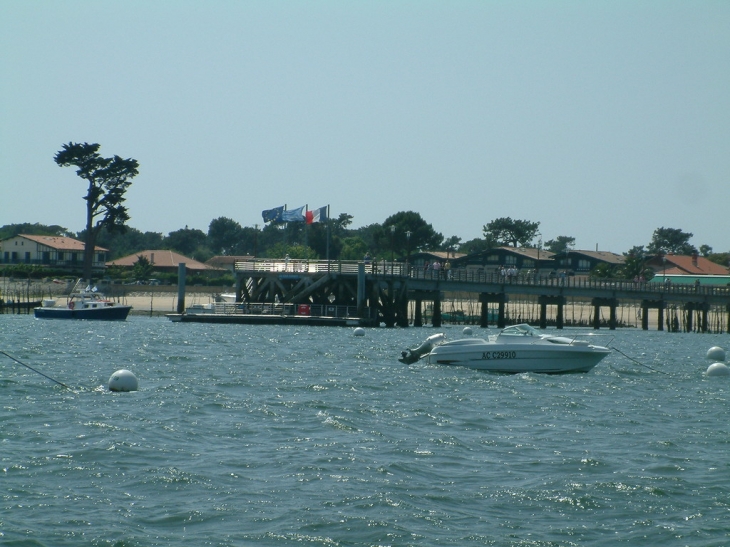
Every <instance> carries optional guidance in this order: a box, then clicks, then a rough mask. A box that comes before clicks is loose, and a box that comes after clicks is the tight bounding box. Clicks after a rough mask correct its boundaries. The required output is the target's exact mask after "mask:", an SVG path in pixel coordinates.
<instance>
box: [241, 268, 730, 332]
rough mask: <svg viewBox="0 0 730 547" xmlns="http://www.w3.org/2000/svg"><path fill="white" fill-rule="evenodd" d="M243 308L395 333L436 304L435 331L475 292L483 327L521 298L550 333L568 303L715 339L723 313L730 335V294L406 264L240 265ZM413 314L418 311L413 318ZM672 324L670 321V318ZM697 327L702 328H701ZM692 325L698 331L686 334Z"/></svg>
mask: <svg viewBox="0 0 730 547" xmlns="http://www.w3.org/2000/svg"><path fill="white" fill-rule="evenodd" d="M235 274H236V294H237V301H238V302H242V303H245V304H253V303H260V304H263V303H269V304H273V303H281V304H289V303H290V304H305V305H310V306H325V307H326V306H335V307H336V306H344V307H348V308H352V309H355V310H357V312H356V314H355V315H356V317H357V318H358V320H359V322H360V323H361V324H368V325H380V324H385V326H387V327H393V326H401V327H407V326H409V325H411V324H412V325H413V326H421V325H423V323H424V320H423V315H424V314H423V305H424V303H426V302H428V303H430V305H431V324H433V326H436V327H439V326H441V323H442V302H443V301H444V298H445V295H447V294H454V293H467V294H468V295H469V296H470V298H473V300H474V301H475V302H477V303H478V304H479V306H480V312H479V318H480V319H479V324H480V326H482V327H487V326H488V321H489V313H488V308H489V305H496V307H497V309H498V313H497V317H496V324H497V327H500V328H501V327H504V326H505V325H506V321H507V317H506V313H505V307H506V304H507V303H508V302H510V301H511V300H513V299H516V298H532V299H536V300H537V303H538V305H539V309H540V313H539V324H540V327H541V328H545V326H546V325H547V323H548V310H550V311H555V314H554V317H555V319H554V324H555V326H556V327H557V328H559V329H560V328H563V326H564V324H565V319H564V317H565V314H564V311H565V305H566V302H567V301H568V299H580V300H581V301H583V302H586V303H588V304H589V305H590V306H591V307H592V310H593V314H592V321H591V326H592V327H593V328H596V329H597V328H599V327H600V325H601V321H600V316H601V311H602V309H603V308H608V312H609V319H608V322H607V323H608V327H609V328H610V329H615V328H616V327H617V313H616V311H617V309H618V308H619V307H620V306H622V305H625V304H627V303H632V305H634V306H636V307H638V308H639V309H640V313H641V326H642V328H643V329H644V330H647V329H648V328H649V323H648V316H649V311H650V310H657V313H658V318H659V319H658V321H657V323H658V330H664V326H665V316H664V314H665V312H666V311H667V310H669V311H671V312H672V313H673V314H674V317H673V320H674V321H667V322H666V323H667V326H668V327H670V328H669V329H668V330H679V329H678V328H671V327H672V326H673V325H676V324H677V323H678V321H677V320H676V319H677V314H684V315H683V316H682V317H683V321H682V323H683V324H684V325H685V330H698V331H701V332H707V331H708V330H709V327H708V314H709V313H710V311H711V310H714V311H715V313H716V314H718V313H719V314H722V317H723V319H724V325H725V328H724V329H723V330H725V331H726V332H730V287H710V286H696V285H679V284H663V283H656V282H641V283H636V282H631V281H622V280H600V279H592V278H587V277H551V276H536V275H530V276H527V275H518V276H515V277H505V276H501V275H499V274H496V273H495V274H485V273H483V272H482V273H478V274H477V273H472V272H470V271H467V270H450V271H444V270H441V271H430V270H428V271H424V270H422V269H420V268H418V269H414V268H410V267H409V265H408V264H406V263H403V262H385V261H379V262H371V263H366V262H359V261H310V260H268V259H256V260H249V261H239V262H236V264H235ZM409 310H411V311H412V313H411V314H410V315H412V317H409ZM667 318H668V316H667ZM695 321H696V323H695ZM687 325H689V326H690V328H686V326H687Z"/></svg>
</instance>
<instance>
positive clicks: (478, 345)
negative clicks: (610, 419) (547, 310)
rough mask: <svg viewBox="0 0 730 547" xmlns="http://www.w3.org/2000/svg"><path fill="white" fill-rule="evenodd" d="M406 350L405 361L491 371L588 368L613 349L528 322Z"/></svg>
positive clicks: (545, 371) (564, 370) (555, 372)
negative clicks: (490, 333)
mask: <svg viewBox="0 0 730 547" xmlns="http://www.w3.org/2000/svg"><path fill="white" fill-rule="evenodd" d="M436 336H437V335H434V336H432V337H430V339H434V340H433V341H432V342H431V343H429V342H428V340H427V342H426V343H424V344H422V345H421V346H419V348H416V349H414V350H407V351H404V352H403V355H402V358H401V359H400V361H401V362H404V363H413V362H416V361H418V360H419V359H423V360H425V362H427V363H429V364H434V365H458V366H464V367H469V368H475V369H479V370H488V371H491V372H508V373H517V372H543V373H548V374H561V373H567V372H588V371H589V370H591V369H592V368H593V367H595V366H596V365H597V364H598V363H599V362H600V361H601V359H603V358H604V357H605V356H606V355H608V354H609V353H610V352H611V350H610V349H608V348H607V347H604V346H595V345H593V344H591V343H590V342H588V341H587V340H579V339H576V338H571V337H567V336H552V335H550V334H542V333H540V331H538V330H537V329H535V328H533V327H531V326H530V325H527V324H520V325H512V326H510V327H507V328H505V329H503V330H502V331H501V332H500V333H499V334H496V335H493V336H490V337H489V338H487V339H483V338H466V339H463V340H454V341H452V342H445V341H443V335H441V337H442V338H441V339H437V338H436Z"/></svg>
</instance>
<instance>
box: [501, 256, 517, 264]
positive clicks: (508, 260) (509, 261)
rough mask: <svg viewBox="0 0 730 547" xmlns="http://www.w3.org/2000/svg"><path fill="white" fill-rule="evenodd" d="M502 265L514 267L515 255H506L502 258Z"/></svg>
mask: <svg viewBox="0 0 730 547" xmlns="http://www.w3.org/2000/svg"><path fill="white" fill-rule="evenodd" d="M504 263H505V264H509V265H510V266H514V265H515V264H517V257H516V256H515V255H507V256H505V257H504Z"/></svg>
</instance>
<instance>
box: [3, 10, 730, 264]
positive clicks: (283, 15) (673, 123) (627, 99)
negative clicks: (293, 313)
mask: <svg viewBox="0 0 730 547" xmlns="http://www.w3.org/2000/svg"><path fill="white" fill-rule="evenodd" d="M728 29H730V2H727V1H724V0H718V1H702V0H691V1H683V2H678V1H672V0H661V1H650V0H647V1H641V2H636V1H623V0H611V1H600V0H595V1H590V2H584V1H567V0H556V1H550V2H548V1H539V0H532V1H519V0H510V1H489V0H484V1H460V0H449V1H439V2H435V1H429V0H419V1H398V0H390V1H377V0H371V1H367V2H365V1H362V2H358V1H344V0H342V1H298V2H294V1H276V0H266V1H246V0H236V1H234V0H228V1H224V0H204V1H203V0H199V1H193V0H155V1H150V0H123V1H115V0H64V1H63V2H58V1H56V0H53V1H46V0H0V226H2V225H6V224H17V223H24V222H31V223H36V222H38V223H41V224H48V225H53V224H57V225H60V226H63V227H65V228H67V229H69V230H71V231H73V232H77V231H80V230H82V229H83V228H84V225H85V220H86V212H85V202H84V201H83V196H84V195H85V194H86V190H87V186H86V183H85V182H84V181H83V180H82V179H80V178H79V177H78V176H77V175H76V174H75V169H74V168H72V167H66V168H61V167H59V166H58V165H56V163H55V162H54V161H53V157H54V155H55V154H56V153H57V152H58V151H59V150H60V149H61V147H62V146H63V144H66V143H69V142H89V143H99V144H100V145H101V149H100V153H101V154H102V155H103V156H105V157H111V156H114V155H119V156H122V157H123V158H134V159H136V160H137V161H138V162H139V164H140V174H139V175H138V176H137V177H136V178H134V180H133V183H132V186H131V187H130V188H129V190H128V192H127V201H126V205H127V206H128V208H129V214H130V216H131V220H130V221H129V222H128V225H129V226H131V227H133V228H136V229H138V230H141V231H143V232H147V231H151V232H159V233H162V234H163V235H167V234H168V233H169V232H172V231H175V230H179V229H181V228H185V227H186V226H187V227H188V228H195V229H200V230H202V231H204V232H207V230H208V226H209V224H210V222H211V221H212V220H214V219H216V218H220V217H227V218H230V219H233V220H235V221H236V222H238V223H240V224H241V225H242V226H255V225H258V226H259V227H261V225H262V217H261V211H262V210H264V209H271V208H273V207H277V206H280V205H284V204H286V205H287V207H288V208H290V209H293V208H296V207H300V206H302V205H307V206H308V207H309V208H310V209H315V208H319V207H322V206H324V205H329V206H330V214H331V216H333V217H336V216H338V215H339V214H341V213H347V214H349V215H352V217H353V219H352V225H351V226H352V227H354V228H358V227H361V226H366V225H370V224H374V223H383V222H384V221H385V220H386V219H387V218H388V217H389V216H391V215H393V214H395V213H397V212H400V211H416V212H418V213H420V215H421V216H422V217H423V219H424V220H425V221H426V222H428V223H430V224H431V225H432V226H433V228H434V229H435V230H436V231H437V232H440V233H441V234H443V235H444V237H445V238H448V237H451V236H457V237H460V238H461V239H462V241H468V240H471V239H474V238H480V237H483V227H484V225H486V224H487V223H489V222H490V221H492V220H494V219H497V218H501V217H511V218H513V219H521V220H528V221H531V222H539V223H540V224H539V228H540V235H541V237H542V240H543V241H548V240H551V239H555V238H557V237H558V236H568V237H574V238H575V248H576V249H582V250H596V249H597V250H600V251H612V252H616V253H622V252H625V251H628V250H629V249H630V248H632V247H634V246H637V245H647V244H648V243H649V242H650V241H651V238H652V234H653V233H654V230H656V229H657V228H660V227H666V228H675V229H681V230H682V231H684V232H686V233H692V234H694V235H693V237H692V239H691V240H690V243H691V244H693V245H695V246H696V247H699V246H700V245H709V246H710V247H712V248H713V251H714V252H727V251H730V214H728V208H729V206H730V153H729V152H730V69H729V68H728V67H730V30H728Z"/></svg>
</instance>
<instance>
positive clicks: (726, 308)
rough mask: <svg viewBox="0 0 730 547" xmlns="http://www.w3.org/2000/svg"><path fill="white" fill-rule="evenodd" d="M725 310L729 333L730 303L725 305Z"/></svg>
mask: <svg viewBox="0 0 730 547" xmlns="http://www.w3.org/2000/svg"><path fill="white" fill-rule="evenodd" d="M725 311H726V312H727V319H726V321H725V324H726V325H727V333H728V334H730V304H728V305H727V306H725Z"/></svg>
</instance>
